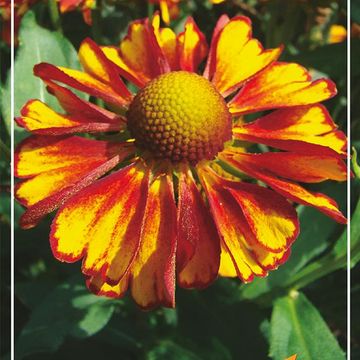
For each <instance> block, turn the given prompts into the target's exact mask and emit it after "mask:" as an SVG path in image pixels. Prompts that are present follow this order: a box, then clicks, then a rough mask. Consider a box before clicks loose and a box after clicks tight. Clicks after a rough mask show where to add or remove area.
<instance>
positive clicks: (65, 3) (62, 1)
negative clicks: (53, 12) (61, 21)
mask: <svg viewBox="0 0 360 360" xmlns="http://www.w3.org/2000/svg"><path fill="white" fill-rule="evenodd" d="M58 2H59V8H60V12H61V13H66V12H69V11H74V10H75V9H77V8H79V9H80V10H81V11H82V14H83V18H84V21H85V22H86V24H88V25H91V24H92V18H91V10H92V9H94V8H95V6H96V0H58Z"/></svg>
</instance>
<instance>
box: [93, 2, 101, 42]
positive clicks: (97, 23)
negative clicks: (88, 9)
mask: <svg viewBox="0 0 360 360" xmlns="http://www.w3.org/2000/svg"><path fill="white" fill-rule="evenodd" d="M101 8H102V3H101V0H98V1H97V2H96V8H95V9H94V10H93V11H92V13H91V18H92V26H91V30H92V34H93V38H94V40H95V42H97V43H100V44H101V42H102V19H101Z"/></svg>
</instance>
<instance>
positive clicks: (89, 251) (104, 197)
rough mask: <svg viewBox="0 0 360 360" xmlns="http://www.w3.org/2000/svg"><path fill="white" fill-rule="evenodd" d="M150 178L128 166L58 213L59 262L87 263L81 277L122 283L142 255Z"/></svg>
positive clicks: (55, 246)
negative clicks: (141, 238) (143, 220)
mask: <svg viewBox="0 0 360 360" xmlns="http://www.w3.org/2000/svg"><path fill="white" fill-rule="evenodd" d="M148 182H149V173H148V171H147V170H146V169H145V167H144V166H143V165H142V164H140V163H138V164H132V165H129V166H128V167H126V168H123V169H121V170H120V171H117V172H115V173H113V174H111V175H109V176H107V177H105V178H103V179H101V180H99V181H97V182H96V183H94V184H92V185H91V186H89V187H87V188H86V189H84V190H82V191H81V192H79V193H78V194H76V195H75V196H74V197H72V198H71V199H70V200H69V201H68V202H67V203H65V205H64V206H63V207H62V208H61V209H60V210H59V211H58V213H57V215H56V217H55V219H54V221H53V224H52V227H51V234H50V241H51V248H52V251H53V253H54V256H55V257H56V258H57V259H59V260H60V261H67V262H75V261H77V260H79V259H81V258H82V257H84V259H83V264H82V271H83V273H84V274H87V275H91V276H99V275H100V276H101V278H102V279H103V280H105V281H106V282H107V283H110V284H116V283H118V282H119V281H120V280H121V278H122V277H123V276H124V275H125V274H126V272H127V271H128V269H129V267H130V265H131V263H132V261H133V260H134V258H135V256H136V254H137V251H138V249H139V241H140V232H141V223H142V219H143V216H144V210H145V204H146V197H147V189H148Z"/></svg>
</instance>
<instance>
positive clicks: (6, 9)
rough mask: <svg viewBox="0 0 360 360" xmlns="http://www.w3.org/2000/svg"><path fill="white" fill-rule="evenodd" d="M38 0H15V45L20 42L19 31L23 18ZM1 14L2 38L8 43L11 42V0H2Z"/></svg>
mask: <svg viewBox="0 0 360 360" xmlns="http://www.w3.org/2000/svg"><path fill="white" fill-rule="evenodd" d="M35 1H36V0H14V37H15V39H14V42H15V46H17V44H18V32H19V27H20V22H21V18H22V17H23V15H24V14H25V12H26V11H27V10H28V9H29V7H30V6H31V5H32V4H33V3H35ZM0 16H1V20H2V21H1V22H2V25H1V38H2V39H3V41H5V42H6V43H7V44H8V45H10V44H11V28H10V27H11V1H10V0H0Z"/></svg>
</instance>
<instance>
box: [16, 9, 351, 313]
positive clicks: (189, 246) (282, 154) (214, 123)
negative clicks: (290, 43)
mask: <svg viewBox="0 0 360 360" xmlns="http://www.w3.org/2000/svg"><path fill="white" fill-rule="evenodd" d="M159 24H160V19H159V15H158V14H156V15H155V16H154V18H153V19H152V21H150V20H149V19H144V20H137V21H134V22H133V23H132V24H131V25H130V28H129V32H128V35H127V36H126V37H125V38H124V39H123V41H122V42H121V43H120V46H119V47H109V46H104V47H99V46H98V45H96V44H95V43H94V42H93V41H92V40H90V39H87V40H85V41H84V42H83V43H82V44H81V46H80V49H79V58H80V61H81V64H82V66H83V69H84V71H78V70H72V69H68V68H63V67H57V66H54V65H51V64H46V63H41V64H39V65H37V66H35V68H34V72H35V75H37V76H39V77H40V78H41V79H42V80H43V81H44V82H45V83H46V84H47V86H48V89H49V91H50V92H51V93H52V94H53V95H54V96H56V98H57V99H58V101H59V103H60V104H61V106H62V107H63V108H64V111H65V113H57V112H55V111H54V110H52V109H51V108H49V107H48V106H47V105H46V104H44V103H42V102H41V101H40V100H30V101H29V102H28V103H27V104H26V105H25V106H24V107H23V109H22V112H21V117H20V118H18V119H17V122H18V124H19V125H20V126H22V127H24V128H26V129H27V130H29V131H30V132H32V133H33V134H34V135H33V136H31V137H29V138H28V139H26V140H25V141H23V142H22V143H21V144H20V145H19V147H18V148H17V151H16V165H15V167H16V175H17V176H18V177H19V178H22V179H23V181H21V182H20V183H19V184H18V185H17V188H16V196H17V198H18V200H19V201H20V202H21V203H22V204H23V205H24V206H26V207H27V210H26V212H25V213H24V215H23V216H22V219H21V225H22V226H23V227H24V228H30V227H33V226H35V225H36V224H37V223H38V222H39V221H40V219H41V218H42V217H43V216H44V215H46V214H48V213H50V212H52V211H54V210H55V209H57V208H59V210H58V212H57V214H56V217H55V218H54V220H53V222H52V226H51V234H50V243H51V249H52V251H53V254H54V256H55V257H56V258H57V259H59V260H60V261H65V262H75V261H78V260H80V259H82V272H83V273H84V274H85V276H86V279H87V285H88V287H89V288H90V289H91V290H92V291H93V292H95V293H96V294H101V295H107V296H114V297H120V296H123V295H124V294H125V292H126V291H127V290H128V289H130V291H131V294H132V296H133V298H134V300H135V301H136V303H137V304H138V305H139V306H141V307H142V308H146V309H149V308H153V307H155V306H158V305H163V306H169V307H173V306H175V283H176V282H177V283H178V284H179V286H180V287H183V288H204V287H206V286H208V285H209V284H210V283H211V282H213V281H214V280H215V279H216V277H217V276H218V275H220V276H228V277H239V278H240V279H241V280H242V281H244V282H249V281H251V280H252V279H253V278H254V277H255V276H260V277H262V276H266V275H267V273H268V271H269V270H272V269H276V268H277V267H278V266H279V264H282V263H283V262H284V261H286V259H287V258H288V257H289V254H290V248H291V244H292V243H293V242H294V240H295V239H296V237H297V236H298V233H299V223H298V218H297V214H296V211H295V209H294V207H293V205H292V202H296V203H300V204H305V205H308V206H313V207H315V208H317V209H318V210H320V211H321V212H323V213H324V214H326V215H328V216H330V217H331V218H333V219H334V220H336V221H338V222H340V223H345V222H346V219H345V218H344V216H343V215H342V214H341V212H340V211H339V209H338V206H337V204H336V203H335V201H334V200H332V199H330V198H329V197H327V196H326V195H324V194H321V193H315V192H312V191H310V190H307V189H306V188H305V187H303V186H302V185H300V184H299V183H318V182H322V181H325V180H328V179H331V180H336V181H344V180H346V167H345V165H344V162H343V158H344V157H346V153H345V148H346V138H345V135H344V134H343V133H342V132H341V131H339V130H337V129H336V125H335V124H334V122H333V121H332V119H331V117H330V115H329V113H328V112H327V110H326V108H325V107H324V106H323V105H320V104H319V102H320V101H323V100H326V99H328V98H330V97H332V96H334V95H335V94H336V88H335V85H334V84H333V83H332V82H331V81H330V80H328V79H318V80H315V81H312V80H311V78H310V76H309V73H308V72H307V71H306V70H305V69H304V68H303V67H301V66H300V65H298V64H295V63H284V62H279V61H278V58H279V56H280V54H281V50H282V48H281V47H279V48H275V49H268V50H264V49H263V48H262V46H261V45H260V43H259V42H258V41H257V40H255V39H253V38H252V35H251V23H250V20H249V19H248V18H246V17H242V16H238V17H234V18H232V19H229V18H228V17H227V16H222V17H221V18H220V19H219V21H218V23H217V25H216V27H215V30H214V34H213V36H212V40H211V45H210V49H209V50H208V45H207V44H206V40H205V36H204V35H203V34H202V33H201V32H200V30H199V29H198V27H197V26H196V24H195V22H194V21H193V19H192V18H188V20H187V22H186V24H185V29H184V32H183V33H181V34H179V35H176V34H175V33H174V32H173V31H172V30H171V29H169V28H160V26H159ZM206 58H207V60H206V62H205V59H206ZM201 68H204V71H200V70H199V69H201ZM123 79H126V81H128V82H131V83H133V84H134V85H135V86H136V87H137V88H138V91H137V94H136V95H135V94H133V93H132V92H130V91H129V90H128V88H127V86H126V85H125V83H124V81H123ZM63 85H66V86H67V87H64V86H63ZM68 87H70V88H74V89H76V90H78V91H82V92H85V93H87V94H89V95H90V96H92V97H97V98H98V99H101V100H102V101H103V102H104V103H105V104H107V109H104V108H102V107H100V106H98V105H95V104H93V103H90V102H88V101H86V100H83V99H82V98H80V97H78V95H75V93H74V92H72V91H71V90H70V89H69V88H68ZM270 110H271V111H270ZM263 111H266V112H264V113H262V115H259V118H258V119H257V120H255V121H252V122H247V123H245V122H244V121H242V119H241V117H242V115H244V114H249V113H256V112H263ZM105 132H109V134H108V136H106V134H104V133H105ZM74 133H90V134H92V135H93V137H89V136H87V137H83V136H78V135H74ZM251 143H254V144H264V145H266V146H268V147H270V148H273V149H277V151H271V152H270V151H269V152H266V153H253V152H249V149H250V148H248V151H246V150H245V146H247V147H248V145H249V144H251ZM104 175H105V176H104ZM101 177H102V178H101ZM100 178H101V179H100ZM256 180H259V181H261V185H260V184H258V183H256Z"/></svg>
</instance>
